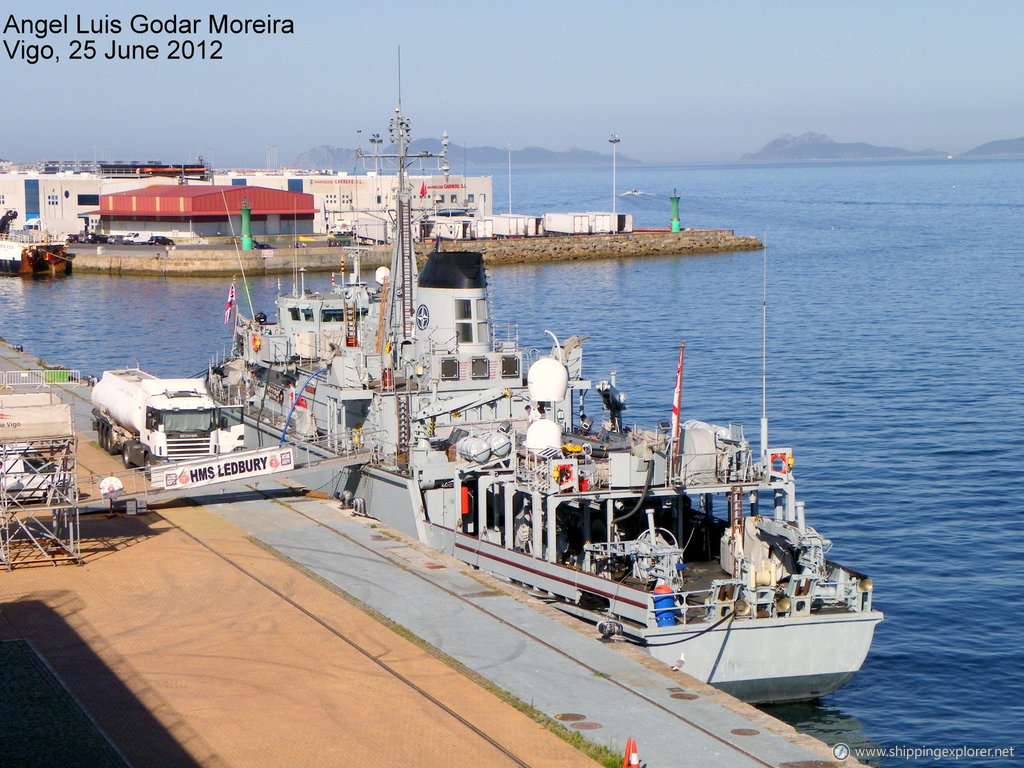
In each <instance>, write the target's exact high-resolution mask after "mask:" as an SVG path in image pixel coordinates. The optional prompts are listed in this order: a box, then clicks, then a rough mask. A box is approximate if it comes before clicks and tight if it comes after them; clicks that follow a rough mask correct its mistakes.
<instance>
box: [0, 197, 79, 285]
mask: <svg viewBox="0 0 1024 768" xmlns="http://www.w3.org/2000/svg"><path fill="white" fill-rule="evenodd" d="M16 218H18V212H17V211H14V210H8V211H7V212H6V213H4V215H3V216H0V274H8V275H63V274H66V273H67V274H70V273H71V259H72V258H73V257H72V255H71V254H69V253H67V245H65V244H64V243H62V242H57V241H54V240H52V239H51V238H50V237H49V236H48V235H46V234H43V235H40V234H39V233H38V232H33V231H31V230H22V231H21V232H11V231H10V228H11V222H13V221H14V220H15V219H16Z"/></svg>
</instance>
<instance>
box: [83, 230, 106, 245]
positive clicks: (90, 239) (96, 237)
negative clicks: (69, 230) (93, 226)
mask: <svg viewBox="0 0 1024 768" xmlns="http://www.w3.org/2000/svg"><path fill="white" fill-rule="evenodd" d="M109 241H110V238H109V237H107V236H106V235H104V234H101V233H99V232H90V233H89V234H88V235H85V236H84V237H83V239H82V242H83V243H100V244H103V243H107V242H109Z"/></svg>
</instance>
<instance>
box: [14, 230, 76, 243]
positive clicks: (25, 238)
mask: <svg viewBox="0 0 1024 768" xmlns="http://www.w3.org/2000/svg"><path fill="white" fill-rule="evenodd" d="M0 240H6V241H8V242H11V243H47V244H49V243H63V242H64V241H63V240H62V239H59V238H56V237H54V236H53V235H51V234H50V233H49V232H40V231H38V230H21V231H20V232H7V233H4V234H0Z"/></svg>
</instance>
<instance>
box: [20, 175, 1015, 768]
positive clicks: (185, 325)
mask: <svg viewBox="0 0 1024 768" xmlns="http://www.w3.org/2000/svg"><path fill="white" fill-rule="evenodd" d="M1022 170H1024V168H1022V164H1021V163H1020V161H962V160H948V161H916V162H906V163H895V162H894V163H875V164H869V163H845V164H843V163H822V164H792V165H756V166H751V165H737V166H626V167H623V166H620V167H618V168H617V185H618V189H617V190H616V193H621V192H622V191H624V190H632V189H636V190H638V191H639V192H640V193H641V194H632V195H625V196H623V195H621V194H615V196H614V197H613V191H612V173H611V169H610V168H608V169H598V168H583V169H580V168H571V169H565V168H562V169H552V168H523V169H517V168H515V167H513V169H512V178H511V188H512V203H511V207H512V210H513V211H514V212H516V213H524V214H531V215H537V216H539V215H540V214H542V213H544V212H546V211H563V212H564V211H585V210H610V209H611V207H612V205H613V200H614V205H615V207H616V210H617V211H618V212H619V213H630V214H632V215H633V217H634V225H635V226H637V227H667V226H668V225H669V218H670V214H671V207H670V203H669V196H670V195H671V194H672V193H673V191H677V192H678V195H679V197H680V198H681V200H680V217H681V220H682V225H683V226H684V227H723V228H728V229H734V230H735V231H736V232H737V233H738V234H744V235H753V236H755V237H759V238H762V239H763V240H764V241H765V242H766V244H767V251H766V252H765V253H761V252H756V251H755V252H744V253H726V254H711V255H694V256H684V257H674V258H643V259H633V260H623V261H615V260H609V261H597V262H592V263H586V264H583V263H580V262H572V263H566V264H544V265H537V266H510V267H502V268H495V269H491V270H490V272H489V291H490V298H491V314H492V319H493V320H494V321H495V322H510V323H515V324H516V325H517V326H518V333H519V337H520V340H521V342H522V343H523V344H524V345H526V346H528V347H533V348H536V349H539V350H547V349H548V348H550V345H551V335H549V333H548V332H550V334H553V335H554V336H556V337H557V338H558V339H560V340H562V341H564V340H565V339H566V338H568V337H569V336H571V335H573V334H578V335H580V336H585V337H588V338H587V339H586V341H585V342H584V349H585V361H584V365H585V369H584V372H585V374H586V375H587V376H588V377H589V378H590V379H591V380H593V381H595V382H596V381H599V380H601V379H607V378H610V377H611V376H612V375H613V372H615V373H614V375H615V376H616V379H617V382H618V386H619V388H620V389H622V390H623V391H625V392H626V394H627V410H626V412H625V414H624V418H625V420H626V422H627V423H634V422H635V423H638V424H642V425H645V426H653V425H654V424H655V423H656V422H657V421H659V420H662V419H666V418H668V416H669V410H670V407H671V402H672V394H673V386H674V380H675V371H676V362H677V360H678V355H679V348H680V343H681V342H684V341H685V344H686V346H685V357H684V373H683V406H682V407H683V418H684V419H686V418H699V419H703V420H706V421H711V422H714V423H719V424H727V423H729V422H740V423H742V424H744V425H745V426H746V428H747V436H748V438H750V440H751V442H752V443H755V444H756V443H757V440H758V422H759V419H760V416H761V410H762V394H763V395H764V403H765V405H766V411H767V415H768V418H769V422H770V443H771V444H772V445H773V446H787V447H792V448H793V450H794V455H795V459H796V464H795V467H794V474H795V476H796V478H797V482H798V486H799V490H800V492H801V495H802V498H803V499H804V500H806V502H807V517H808V522H809V523H810V524H811V525H813V526H815V527H817V528H818V529H819V531H820V532H821V533H822V534H823V535H824V536H826V537H827V538H829V539H831V540H832V541H834V546H833V548H832V550H831V552H830V553H829V557H830V558H831V559H834V560H836V561H838V562H841V563H843V564H844V565H846V566H848V567H852V568H854V569H856V570H859V571H862V572H864V573H866V574H869V575H870V576H871V578H872V579H873V580H874V583H875V595H874V600H875V606H876V607H877V608H879V609H880V610H882V611H883V612H884V613H885V616H886V618H885V621H884V622H883V623H882V624H880V625H879V626H878V629H877V631H876V634H875V641H874V644H873V646H872V648H871V652H870V653H869V655H868V657H867V660H866V662H865V664H864V666H863V668H862V669H861V671H860V672H859V673H858V674H857V675H856V676H855V677H854V678H853V680H852V681H851V682H850V683H849V684H848V685H847V686H845V687H844V688H842V689H840V690H839V691H837V692H836V693H833V694H831V695H829V696H827V697H825V698H823V699H822V700H820V701H818V702H814V703H810V704H802V705H787V706H776V707H770V708H767V709H768V710H769V711H770V712H771V713H772V714H774V715H776V716H778V717H780V718H782V719H784V720H787V721H789V722H791V723H793V724H794V725H796V726H797V727H798V728H800V729H802V730H806V731H808V732H811V733H813V734H814V735H817V736H819V737H820V738H822V739H823V740H824V741H825V742H827V743H829V744H837V743H845V744H848V745H850V746H851V747H853V748H855V749H866V748H870V749H877V750H880V751H883V752H888V753H889V754H888V756H882V755H879V756H876V757H871V758H867V759H866V761H867V762H869V763H872V764H874V765H884V766H900V765H932V764H934V763H935V762H936V761H935V759H934V755H935V754H936V752H935V751H936V750H942V749H950V750H953V749H957V748H964V747H966V748H968V749H971V750H975V752H974V757H970V758H967V757H965V758H961V759H960V760H957V761H954V760H953V758H952V757H951V756H946V757H945V758H944V759H943V761H945V762H956V764H958V765H984V766H997V765H1013V764H1019V763H1020V762H1021V757H1020V756H1021V754H1022V751H1021V750H1022V749H1024V747H1022V739H1021V736H1020V732H1021V730H1022V726H1024V706H1022V703H1021V698H1022V694H1021V692H1022V691H1024V661H1022V651H1024V621H1022V619H1024V589H1022V582H1024V519H1022V512H1024V501H1022V500H1024V488H1022V486H1021V484H1020V480H1021V478H1022V469H1024V449H1022V437H1024V311H1022V307H1024V301H1022V292H1024V258H1022V245H1021V243H1022V237H1021V236H1022V234H1024V185H1022V183H1021V182H1022V180H1024V176H1022V173H1021V172H1022ZM467 172H469V173H471V174H472V173H478V172H479V171H475V170H474V169H467ZM493 177H494V196H495V199H494V209H495V212H505V211H507V210H508V207H509V201H508V187H509V185H508V181H509V179H508V171H507V169H500V170H495V171H494V173H493ZM318 281H323V283H324V285H325V286H326V282H327V281H326V278H325V277H320V276H316V275H312V276H307V285H308V286H310V287H316V286H317V282H318ZM228 282H229V281H228V280H227V279H226V278H207V279H187V278H178V279H173V278H169V279H161V278H113V277H101V276H92V275H86V274H81V275H74V276H71V277H69V278H64V279H48V280H30V279H29V280H26V279H19V278H9V279H4V280H0V307H2V309H3V314H2V320H0V336H2V337H3V338H4V339H6V340H7V341H8V342H10V343H13V344H21V345H23V346H24V347H25V349H26V350H27V351H29V352H31V353H32V354H35V355H37V356H39V357H40V358H42V359H45V360H48V361H53V362H60V363H62V364H64V365H66V366H68V367H70V368H77V369H80V370H82V371H83V372H86V373H92V374H99V373H100V372H101V371H103V370H104V369H107V368H112V367H119V366H124V365H136V364H138V365H141V366H142V367H143V368H146V369H149V370H151V371H153V372H155V373H158V374H162V375H190V374H196V373H199V372H201V371H203V370H204V369H205V367H206V366H207V364H208V362H209V361H210V360H211V358H212V357H213V356H216V355H217V354H220V353H223V352H225V351H226V350H227V348H228V347H229V345H230V326H228V325H225V324H224V322H223V314H224V305H225V301H226V297H227V291H228ZM250 282H251V285H252V295H253V297H254V298H253V304H254V309H255V310H256V311H259V310H263V311H266V312H268V313H271V312H272V302H273V297H274V295H275V294H276V293H277V291H278V290H279V280H278V278H276V277H273V278H259V279H256V280H253V281H250ZM281 282H283V283H284V285H283V286H282V287H281V289H282V290H285V291H289V290H291V284H290V279H283V280H282V281H281ZM239 294H240V298H241V301H242V302H243V307H244V308H245V309H248V307H246V306H245V302H246V299H245V298H244V294H243V293H242V292H241V291H240V292H239ZM763 318H766V319H767V323H766V324H765V323H763V322H762V319H763ZM763 334H764V336H763ZM763 338H764V339H765V340H766V345H765V346H766V352H767V354H766V356H764V357H763V356H762V339H763ZM763 360H764V361H766V365H765V366H764V374H765V376H764V381H765V385H766V386H765V388H764V389H763V390H762V364H763V363H762V361H763ZM584 405H585V408H586V410H587V411H588V412H589V413H590V415H592V416H593V417H595V418H596V417H599V416H600V412H601V404H600V401H599V398H596V397H594V398H592V400H588V401H587V402H586V403H585V404H584ZM1010 747H1014V748H1015V757H1013V758H996V759H990V758H984V759H983V758H979V757H978V756H977V751H976V750H979V749H986V748H1010ZM915 750H917V751H916V752H915ZM924 750H930V751H929V752H924ZM915 755H916V756H915Z"/></svg>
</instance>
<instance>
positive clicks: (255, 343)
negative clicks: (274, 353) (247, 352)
mask: <svg viewBox="0 0 1024 768" xmlns="http://www.w3.org/2000/svg"><path fill="white" fill-rule="evenodd" d="M252 351H253V352H259V351H260V337H259V334H255V333H254V334H253V335H252Z"/></svg>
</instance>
